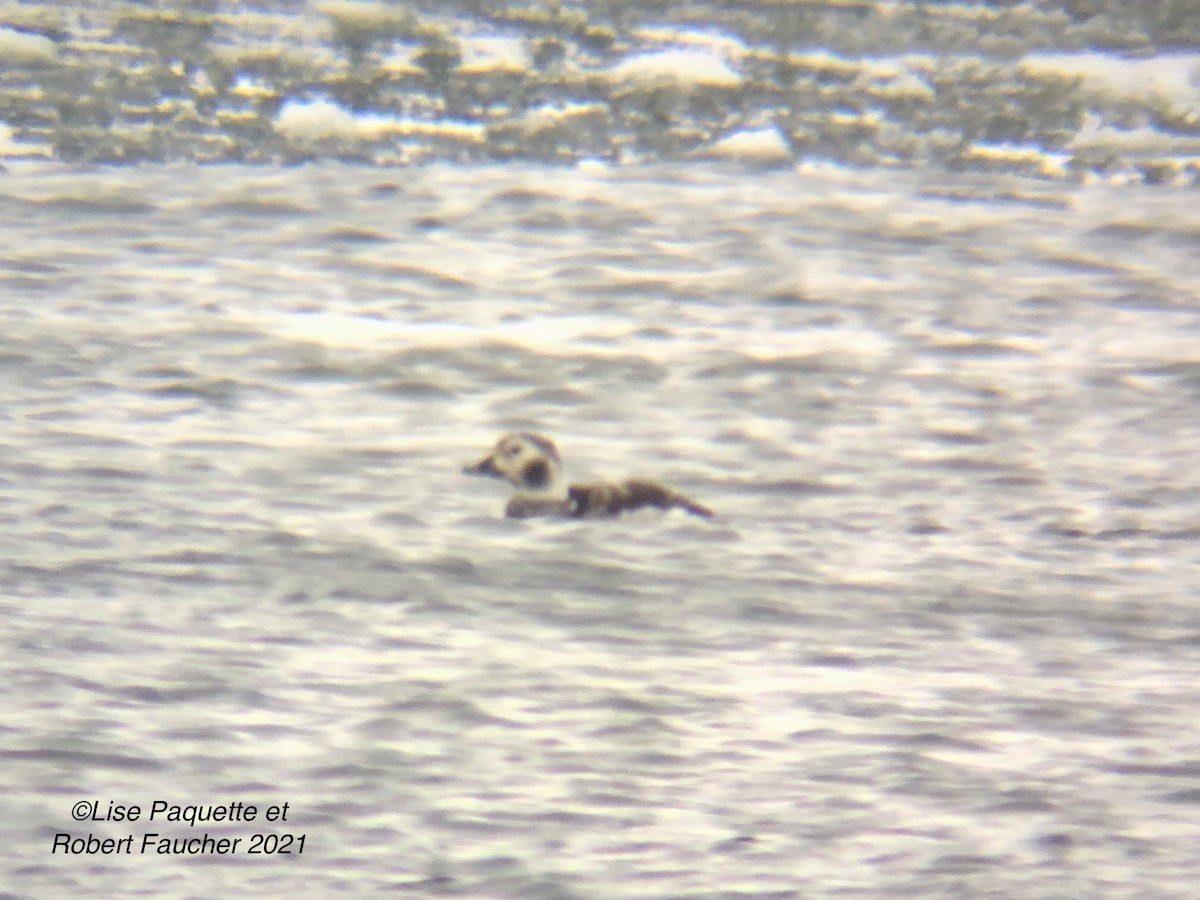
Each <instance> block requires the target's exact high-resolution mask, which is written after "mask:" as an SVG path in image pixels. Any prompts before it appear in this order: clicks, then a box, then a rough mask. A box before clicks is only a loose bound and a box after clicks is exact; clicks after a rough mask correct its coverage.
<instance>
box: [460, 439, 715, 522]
mask: <svg viewBox="0 0 1200 900" xmlns="http://www.w3.org/2000/svg"><path fill="white" fill-rule="evenodd" d="M463 472H464V473H466V474H468V475H489V476H491V477H493V478H503V479H504V480H505V481H507V482H508V483H509V484H511V485H512V486H513V487H514V488H516V490H517V492H516V494H514V495H513V497H512V499H511V500H509V501H508V506H507V507H505V510H504V514H505V515H507V516H509V517H510V518H514V519H527V518H530V517H532V516H561V517H565V518H574V519H590V518H599V517H611V516H619V515H620V514H621V513H623V512H626V511H628V510H635V509H641V508H642V507H645V506H653V507H656V508H658V509H674V508H675V507H679V508H680V509H685V510H687V511H688V512H690V513H691V514H692V515H695V516H702V517H704V518H706V519H707V518H711V517H712V514H713V512H712V510H711V509H709V508H708V507H706V506H702V505H700V504H699V503H696V502H695V501H693V500H690V499H688V498H687V497H685V496H683V495H682V494H678V493H676V492H675V491H673V490H671V489H670V488H668V487H664V486H663V485H661V484H658V483H657V482H654V481H646V480H644V479H641V478H631V479H629V480H627V481H619V482H608V481H597V482H591V483H589V484H567V483H566V481H565V479H564V478H563V474H562V457H560V456H559V454H558V448H557V447H556V446H554V442H553V441H552V440H550V439H549V438H548V437H545V436H544V435H540V434H534V433H533V432H529V431H513V432H510V433H508V434H506V435H504V436H503V437H502V438H500V440H499V441H497V442H496V446H495V447H494V448H493V449H492V452H491V453H489V454H488V455H487V456H485V457H484V458H483V459H481V460H480V461H479V462H477V463H475V464H474V465H470V466H464V467H463Z"/></svg>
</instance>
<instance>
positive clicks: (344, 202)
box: [0, 165, 1200, 898]
mask: <svg viewBox="0 0 1200 900" xmlns="http://www.w3.org/2000/svg"><path fill="white" fill-rule="evenodd" d="M1194 209H1195V203H1194V192H1188V191H1184V190H1175V189H1170V188H1158V189H1148V188H1135V187H1125V188H1113V187H1104V186H1092V187H1086V188H1064V187H1063V186H1061V185H1048V184H1046V183H1037V182H1028V181H1021V180H1015V179H1014V180H1004V179H997V178H994V177H992V178H982V177H970V178H968V177H966V176H962V177H953V178H952V177H948V176H945V175H937V176H936V177H934V176H923V175H921V174H920V173H904V174H895V173H889V172H886V171H874V172H857V173H848V172H845V171H842V170H839V169H833V168H830V169H826V170H821V169H817V170H811V171H807V172H777V173H771V174H763V173H756V174H748V173H746V172H743V171H739V170H736V169H724V168H703V167H693V168H689V169H674V168H639V169H626V170H610V169H605V168H594V169H587V168H584V169H580V170H574V171H565V170H554V169H542V168H534V167H531V168H526V169H520V168H505V169H499V168H497V169H461V168H454V167H436V166H435V167H430V168H425V169H420V170H413V171H403V172H396V171H392V172H385V173H382V174H381V172H380V171H378V170H371V169H355V168H339V167H335V166H320V167H316V166H314V167H299V168H292V169H286V170H263V169H249V168H246V169H242V168H233V167H211V168H195V167H188V166H178V167H138V168H128V169H123V170H120V169H118V170H109V169H100V170H69V169H63V168H60V167H33V166H27V165H25V166H18V167H16V168H15V169H14V171H12V172H10V173H9V174H8V175H6V176H5V177H4V179H3V181H0V229H2V231H3V238H4V239H3V248H4V249H3V251H2V252H0V298H2V303H3V307H2V312H0V315H2V317H3V319H2V321H3V328H2V332H0V334H2V343H0V373H2V377H3V382H2V387H0V392H2V393H0V396H2V397H3V412H2V413H0V421H2V422H3V425H2V427H0V522H2V523H3V529H2V530H0V547H2V548H3V552H2V554H0V595H2V596H3V598H4V599H3V607H4V619H3V623H4V624H3V626H2V635H3V642H4V651H3V654H2V656H0V659H2V662H0V667H2V671H3V678H2V680H0V685H2V687H0V691H2V692H3V708H4V710H5V712H6V714H5V716H4V723H3V725H2V726H0V734H2V739H0V755H2V756H3V758H4V760H5V765H4V767H3V770H2V773H0V786H2V788H3V792H4V795H5V797H6V803H5V812H6V814H5V815H4V817H3V818H2V819H0V846H3V847H4V848H5V849H4V852H3V853H2V854H0V860H2V866H3V874H2V875H0V883H2V884H4V885H5V890H7V891H9V892H10V895H11V896H60V895H62V894H64V893H66V892H68V891H70V892H79V891H87V892H91V893H100V894H108V895H116V894H125V895H129V894H133V893H137V892H142V893H145V894H163V895H176V894H183V893H186V894H187V895H189V896H224V895H230V894H233V893H259V894H276V895H284V894H287V895H295V896H329V895H330V894H331V893H332V892H334V891H340V892H343V893H347V894H350V895H353V896H367V895H371V894H374V893H376V892H378V891H381V890H390V891H393V892H398V893H400V894H402V895H408V896H428V895H434V894H436V895H447V896H507V897H617V896H621V897H664V898H665V897H682V896H697V897H726V896H754V897H758V896H796V897H809V896H827V895H832V894H844V895H851V896H868V895H870V896H881V895H888V896H944V897H959V896H1004V897H1064V896H1072V897H1075V896H1078V897H1083V896H1156V897H1168V896H1177V897H1186V896H1190V894H1191V892H1192V888H1193V880H1194V872H1195V865H1196V863H1197V860H1198V853H1200V851H1198V850H1197V848H1198V847H1200V817H1197V814H1196V806H1197V802H1198V800H1200V726H1197V724H1196V717H1195V710H1196V708H1197V705H1198V704H1200V688H1198V687H1197V685H1200V680H1198V677H1197V676H1198V675H1200V611H1198V606H1197V598H1196V587H1195V585H1196V584H1197V583H1198V580H1200V566H1198V562H1200V552H1198V550H1197V537H1198V536H1200V526H1198V525H1197V522H1198V511H1200V475H1198V474H1197V473H1198V472H1200V466H1198V465H1197V462H1198V461H1200V432H1198V429H1197V425H1196V423H1197V415H1196V412H1197V409H1196V407H1197V398H1198V396H1200V394H1198V386H1200V360H1198V359H1197V355H1196V347H1197V345H1198V344H1197V340H1198V338H1200V315H1198V313H1197V303H1196V299H1197V298H1196V293H1195V285H1196V284H1197V283H1200V262H1198V261H1197V260H1200V253H1197V250H1198V248H1200V223H1198V220H1197V218H1196V215H1195V212H1194ZM516 427H520V428H525V427H529V428H536V429H539V430H544V431H546V432H547V433H549V434H551V435H553V436H554V437H555V438H556V440H557V441H558V442H559V445H560V448H561V449H562V450H563V453H564V456H565V460H566V463H567V467H568V469H569V472H570V474H571V475H572V476H574V477H578V478H581V479H583V478H593V477H605V476H622V475H627V474H635V473H636V474H643V475H649V476H653V477H658V478H661V479H663V480H664V481H666V482H668V483H669V484H672V485H674V486H676V487H678V488H680V489H682V490H685V491H686V492H688V493H689V494H691V495H693V496H695V497H696V498H697V499H699V500H701V501H702V502H704V503H706V504H708V505H710V506H712V507H713V508H714V509H716V510H717V511H718V513H719V517H718V518H717V519H716V520H714V521H713V522H705V521H701V520H697V519H693V518H689V517H687V516H685V515H677V514H674V513H673V514H670V515H667V516H662V515H659V514H654V513H646V514H638V515H636V516H631V517H627V518H624V519H621V520H619V521H616V522H557V521H550V522H548V521H531V522H514V521H508V520H505V519H503V518H502V509H503V505H504V502H505V499H506V495H505V491H504V489H503V486H502V485H500V484H494V483H491V482H485V481H480V480H475V479H468V478H464V477H463V476H462V475H461V474H460V472H459V469H460V466H461V464H462V463H463V462H464V461H466V460H469V459H471V458H473V457H475V456H477V455H478V454H479V453H481V452H482V451H483V450H485V449H486V448H487V447H488V446H490V444H491V442H492V441H493V440H494V439H495V437H496V436H497V434H498V433H500V432H502V431H504V430H507V429H509V428H516ZM91 799H94V800H98V801H100V803H101V806H102V807H104V806H106V805H107V803H108V802H110V801H112V802H116V803H124V804H130V803H132V804H141V805H142V806H143V807H144V808H146V809H148V808H149V806H150V804H151V803H152V802H154V801H155V800H160V799H161V800H167V801H170V802H171V803H180V804H184V803H199V804H206V803H207V804H212V803H233V802H236V801H240V802H243V803H256V804H259V806H260V808H265V807H266V806H267V805H269V804H282V803H284V802H287V803H289V804H290V810H291V812H290V815H289V818H288V823H287V826H286V827H283V826H269V827H266V826H262V824H261V820H260V822H259V824H258V825H255V826H250V825H247V824H229V823H225V824H220V825H211V826H208V827H205V826H203V825H201V826H199V827H197V828H196V829H191V828H189V827H188V826H186V825H179V824H169V823H162V822H161V821H160V822H156V823H154V824H153V825H151V824H150V823H148V822H146V821H139V822H137V823H114V822H83V823H79V822H73V821H72V820H71V809H72V806H73V805H74V804H75V803H76V802H78V801H80V800H91ZM263 830H269V831H273V832H275V833H279V834H282V833H284V832H289V833H292V834H294V835H296V836H299V835H301V834H304V835H305V836H306V844H305V847H304V852H303V854H302V855H292V856H290V857H275V858H272V857H255V856H246V855H234V856H230V857H216V856H200V857H190V858H189V857H161V858H159V857H157V856H155V855H154V854H153V853H150V854H146V855H142V854H140V853H138V852H137V850H138V848H140V842H141V841H142V836H143V835H144V834H145V833H161V834H162V835H164V836H168V837H189V836H193V835H199V834H203V833H206V832H207V833H209V834H212V835H217V836H228V837H231V838H232V837H240V838H243V839H248V838H249V836H250V835H251V834H253V833H255V832H257V831H263ZM59 833H70V834H72V835H75V836H86V835H87V834H89V833H90V834H94V835H96V836H98V837H109V836H111V837H117V838H120V837H122V836H124V835H127V834H133V835H134V836H135V838H134V853H132V854H130V855H111V856H103V857H101V856H95V855H93V856H69V857H68V856H65V855H64V854H62V853H58V854H53V853H52V852H51V851H52V846H53V844H54V840H55V835H56V834H59ZM243 846H244V845H243ZM181 877H182V878H186V882H180V881H178V880H177V879H179V878H181ZM183 884H186V887H182V886H181V885H183Z"/></svg>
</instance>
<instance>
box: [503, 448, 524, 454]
mask: <svg viewBox="0 0 1200 900" xmlns="http://www.w3.org/2000/svg"><path fill="white" fill-rule="evenodd" d="M504 452H505V453H507V454H508V455H509V456H516V455H517V454H518V453H520V452H521V448H520V447H509V448H508V449H507V450H505V451H504Z"/></svg>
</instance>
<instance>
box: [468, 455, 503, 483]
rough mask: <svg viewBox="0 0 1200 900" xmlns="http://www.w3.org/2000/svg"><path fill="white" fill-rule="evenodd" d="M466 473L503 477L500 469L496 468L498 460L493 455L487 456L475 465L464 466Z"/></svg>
mask: <svg viewBox="0 0 1200 900" xmlns="http://www.w3.org/2000/svg"><path fill="white" fill-rule="evenodd" d="M463 474H464V475H487V476H490V477H491V478H503V477H504V476H502V475H501V474H500V470H499V469H497V468H496V462H495V460H494V459H493V458H492V457H491V456H485V457H484V458H483V459H481V460H480V461H479V462H477V463H475V465H473V466H463Z"/></svg>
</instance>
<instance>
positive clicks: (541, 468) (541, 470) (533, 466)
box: [521, 459, 550, 488]
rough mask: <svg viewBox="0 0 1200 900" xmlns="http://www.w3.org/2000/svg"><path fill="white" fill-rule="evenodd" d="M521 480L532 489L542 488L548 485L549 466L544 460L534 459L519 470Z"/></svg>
mask: <svg viewBox="0 0 1200 900" xmlns="http://www.w3.org/2000/svg"><path fill="white" fill-rule="evenodd" d="M521 480H522V481H524V482H525V483H526V484H527V485H529V486H530V487H532V488H542V487H545V486H546V485H547V484H549V483H550V466H549V465H548V464H547V463H546V461H545V460H544V459H535V460H534V461H533V462H531V463H529V465H527V466H526V467H525V468H524V469H522V470H521Z"/></svg>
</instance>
